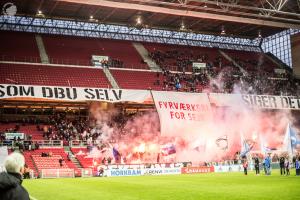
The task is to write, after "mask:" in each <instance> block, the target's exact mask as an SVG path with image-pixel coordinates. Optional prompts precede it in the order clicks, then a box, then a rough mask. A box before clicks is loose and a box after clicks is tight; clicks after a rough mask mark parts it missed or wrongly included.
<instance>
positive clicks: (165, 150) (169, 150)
mask: <svg viewBox="0 0 300 200" xmlns="http://www.w3.org/2000/svg"><path fill="white" fill-rule="evenodd" d="M174 153H176V148H175V145H174V144H171V143H169V144H166V145H164V146H163V147H162V148H161V154H162V155H163V156H168V155H171V154H174Z"/></svg>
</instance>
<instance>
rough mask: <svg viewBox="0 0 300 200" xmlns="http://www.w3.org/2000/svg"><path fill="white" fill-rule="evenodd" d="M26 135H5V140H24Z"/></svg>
mask: <svg viewBox="0 0 300 200" xmlns="http://www.w3.org/2000/svg"><path fill="white" fill-rule="evenodd" d="M24 136H25V135H24V133H5V139H7V140H13V139H14V138H16V139H18V138H20V139H21V140H24Z"/></svg>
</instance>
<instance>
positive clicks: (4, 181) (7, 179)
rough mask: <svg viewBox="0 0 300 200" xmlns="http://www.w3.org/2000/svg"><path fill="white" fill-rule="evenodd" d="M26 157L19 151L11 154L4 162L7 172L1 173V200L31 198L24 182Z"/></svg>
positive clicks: (26, 199)
mask: <svg viewBox="0 0 300 200" xmlns="http://www.w3.org/2000/svg"><path fill="white" fill-rule="evenodd" d="M24 164H25V159H24V157H23V155H21V154H19V153H12V154H10V155H9V156H8V157H7V158H6V159H5V162H4V166H5V169H6V172H2V173H0V199H1V200H30V198H29V194H28V192H27V191H26V189H25V188H24V187H23V186H22V185H21V184H22V174H23V171H24Z"/></svg>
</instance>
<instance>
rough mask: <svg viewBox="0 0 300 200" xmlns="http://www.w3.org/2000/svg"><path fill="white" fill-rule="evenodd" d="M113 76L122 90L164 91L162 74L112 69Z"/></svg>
mask: <svg viewBox="0 0 300 200" xmlns="http://www.w3.org/2000/svg"><path fill="white" fill-rule="evenodd" d="M110 71H111V73H112V75H113V76H114V77H115V79H116V80H117V82H118V84H119V85H120V87H121V88H125V89H149V88H151V89H154V90H162V83H163V78H162V74H161V73H159V72H157V73H155V72H151V71H132V70H118V69H111V70H110Z"/></svg>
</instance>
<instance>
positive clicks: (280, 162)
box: [279, 156, 285, 175]
mask: <svg viewBox="0 0 300 200" xmlns="http://www.w3.org/2000/svg"><path fill="white" fill-rule="evenodd" d="M284 164H285V158H284V157H283V156H281V157H280V158H279V166H280V174H281V175H284V174H285V166H284Z"/></svg>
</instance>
